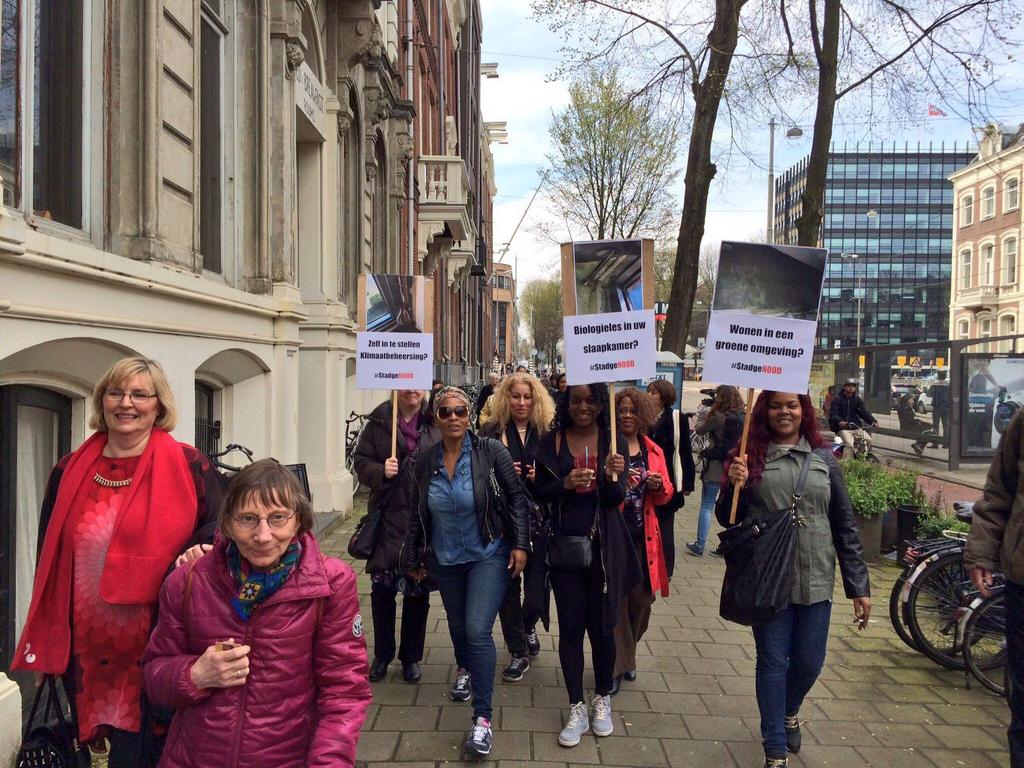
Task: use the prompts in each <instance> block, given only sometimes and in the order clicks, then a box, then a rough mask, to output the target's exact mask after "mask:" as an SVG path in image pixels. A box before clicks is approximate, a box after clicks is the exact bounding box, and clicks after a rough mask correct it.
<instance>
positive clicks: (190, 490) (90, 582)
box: [11, 357, 222, 768]
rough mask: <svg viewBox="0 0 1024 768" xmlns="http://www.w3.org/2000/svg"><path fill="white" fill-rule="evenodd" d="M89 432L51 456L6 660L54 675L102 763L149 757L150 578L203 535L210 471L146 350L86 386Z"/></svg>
mask: <svg viewBox="0 0 1024 768" xmlns="http://www.w3.org/2000/svg"><path fill="white" fill-rule="evenodd" d="M92 409H93V411H92V417H91V421H90V426H91V427H93V428H94V429H96V432H95V433H94V434H93V435H92V436H91V437H90V438H89V439H88V440H86V441H85V442H84V443H83V444H82V445H81V447H79V448H78V449H77V450H76V451H75V452H74V453H71V454H69V455H68V456H65V457H64V458H62V459H61V460H60V461H59V462H58V464H57V466H56V467H54V469H53V472H51V473H50V480H49V483H48V485H47V488H46V496H45V498H44V500H43V508H42V512H41V514H40V521H39V531H40V536H41V537H42V546H41V548H40V553H39V562H38V564H37V566H36V575H35V582H34V584H33V587H32V602H31V604H30V605H29V610H28V618H27V620H26V622H25V627H24V629H23V630H22V634H21V639H20V640H19V641H18V646H17V650H16V651H15V655H14V659H13V661H12V662H11V668H12V669H23V670H30V671H33V672H35V673H36V676H37V680H39V681H41V680H42V676H43V675H44V674H54V675H63V676H64V683H65V688H66V689H67V691H68V694H69V695H70V696H72V697H73V698H74V702H75V715H76V720H77V727H78V735H79V738H80V740H81V742H82V743H83V744H88V745H90V746H92V747H94V748H97V749H100V750H102V749H104V741H105V740H107V741H109V742H110V755H109V765H110V766H111V768H127V767H129V766H130V767H131V768H138V766H148V765H154V764H155V762H156V759H157V758H158V757H159V744H158V741H154V740H152V739H149V740H146V745H145V747H144V746H143V741H144V740H143V732H144V731H146V730H152V729H151V728H144V725H146V724H147V723H151V722H152V721H153V720H154V718H155V715H154V714H153V713H151V712H150V711H149V710H147V709H145V708H144V703H143V701H142V697H141V693H142V670H141V669H140V667H139V660H140V659H141V658H142V652H143V650H145V647H146V640H147V639H148V638H149V632H150V629H151V627H152V622H153V610H154V608H155V607H156V602H157V597H158V595H159V590H160V584H161V583H162V582H163V579H164V575H165V574H166V573H167V571H168V569H169V568H170V567H171V565H172V563H173V562H174V559H175V557H177V556H178V555H179V554H180V553H181V552H182V551H183V550H184V549H185V548H186V547H187V546H188V545H189V544H196V543H198V542H203V541H210V540H211V539H212V536H213V528H214V523H213V519H214V517H215V515H216V510H217V509H218V508H219V506H220V499H221V495H222V494H221V491H222V485H221V483H222V479H221V476H220V475H219V474H218V473H217V471H216V470H215V469H214V468H213V467H212V466H211V465H210V462H209V461H208V460H207V459H206V457H205V456H203V455H202V454H201V453H200V452H199V451H197V450H196V449H195V448H193V447H192V446H190V445H185V444H183V443H179V442H178V441H177V440H175V439H174V438H173V437H171V435H170V434H169V433H170V431H171V430H172V429H174V424H175V407H174V397H173V395H172V394H171V388H170V385H169V384H168V383H167V377H166V376H165V375H164V372H163V369H162V368H161V367H160V366H159V365H158V364H157V363H156V362H154V361H153V360H147V359H146V358H143V357H128V358H124V359H123V360H119V361H118V362H116V363H114V365H113V366H111V367H110V369H109V370H108V371H107V372H106V373H105V374H104V375H103V377H102V378H100V380H99V381H98V382H97V384H96V387H95V388H94V390H93V394H92Z"/></svg>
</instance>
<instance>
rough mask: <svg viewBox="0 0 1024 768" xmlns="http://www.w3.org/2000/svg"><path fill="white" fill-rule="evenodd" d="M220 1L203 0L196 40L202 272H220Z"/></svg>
mask: <svg viewBox="0 0 1024 768" xmlns="http://www.w3.org/2000/svg"><path fill="white" fill-rule="evenodd" d="M221 2H222V0H203V3H202V8H203V11H202V29H201V30H200V40H199V47H200V52H199V57H200V59H199V66H200V70H199V177H200V178H199V250H200V252H201V253H202V255H203V269H205V270H209V271H210V272H218V273H219V272H222V271H223V269H224V267H223V255H222V250H223V242H222V241H223V220H222V216H221V210H222V202H223V188H224V151H223V150H224V145H223V138H222V136H223V131H222V108H221V104H222V101H221V91H222V87H221V86H222V82H223V58H222V57H223V54H222V49H223V39H224V36H225V35H226V34H227V27H225V25H224V21H223V18H222V16H221Z"/></svg>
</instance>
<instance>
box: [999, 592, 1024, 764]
mask: <svg viewBox="0 0 1024 768" xmlns="http://www.w3.org/2000/svg"><path fill="white" fill-rule="evenodd" d="M1005 595H1006V596H1005V598H1004V600H1005V601H1006V602H1005V606H1006V667H1007V669H1006V676H1007V678H1008V679H1007V683H1008V684H1009V686H1010V696H1009V704H1010V727H1009V729H1007V732H1006V736H1007V741H1008V742H1009V746H1010V768H1024V586H1021V585H1020V584H1014V583H1013V582H1009V581H1008V582H1007V583H1006V593H1005Z"/></svg>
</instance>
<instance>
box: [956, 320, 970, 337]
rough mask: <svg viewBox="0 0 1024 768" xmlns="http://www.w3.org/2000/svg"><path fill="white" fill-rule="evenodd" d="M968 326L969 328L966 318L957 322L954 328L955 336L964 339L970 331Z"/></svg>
mask: <svg viewBox="0 0 1024 768" xmlns="http://www.w3.org/2000/svg"><path fill="white" fill-rule="evenodd" d="M969 328H970V324H969V323H968V321H967V320H961V321H960V322H959V323H957V330H956V335H957V337H958V338H961V339H966V338H967V336H968V334H969V333H970V330H969Z"/></svg>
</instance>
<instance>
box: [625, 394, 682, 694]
mask: <svg viewBox="0 0 1024 768" xmlns="http://www.w3.org/2000/svg"><path fill="white" fill-rule="evenodd" d="M615 406H616V415H617V417H618V425H619V434H621V435H622V436H623V437H624V438H625V439H626V443H627V444H628V446H629V453H628V454H627V455H628V456H629V467H628V469H627V480H626V500H625V501H624V502H623V504H622V516H623V519H624V520H625V521H626V526H627V527H628V529H629V533H630V535H631V537H632V540H633V547H634V549H635V551H636V556H637V559H638V560H639V561H640V566H641V569H642V571H643V579H642V580H641V581H640V583H638V584H637V585H636V586H634V587H633V588H632V589H631V590H629V592H628V594H627V595H626V597H625V599H624V600H623V601H622V602H621V604H620V606H619V619H618V622H617V623H616V625H615V632H614V636H615V676H614V678H613V680H612V691H611V695H613V696H614V695H615V694H616V693H618V692H619V686H620V685H621V683H622V680H623V678H625V679H626V680H629V681H633V680H636V646H637V643H639V642H640V640H641V639H642V638H643V636H644V633H645V632H646V631H647V624H648V622H649V621H650V618H651V606H653V605H654V598H655V595H656V594H657V593H658V592H661V595H662V597H668V567H667V566H666V563H665V550H664V549H663V547H662V543H661V536H662V534H661V528H660V524H659V521H658V516H657V513H656V512H655V509H656V505H657V504H664V503H665V502H666V501H667V500H669V499H671V498H672V494H673V492H674V489H673V487H672V483H671V482H669V480H668V468H667V467H666V466H665V455H664V454H663V453H662V451H661V448H659V447H658V445H657V444H656V443H655V442H654V441H653V440H651V439H650V438H649V437H647V436H646V432H647V431H648V429H650V426H651V423H652V422H653V421H654V419H655V418H656V417H657V413H658V411H657V406H656V405H655V403H654V400H653V397H652V396H651V395H648V394H645V393H643V392H641V391H640V390H639V389H637V388H636V387H627V388H626V389H623V390H622V391H620V392H616V393H615Z"/></svg>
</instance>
